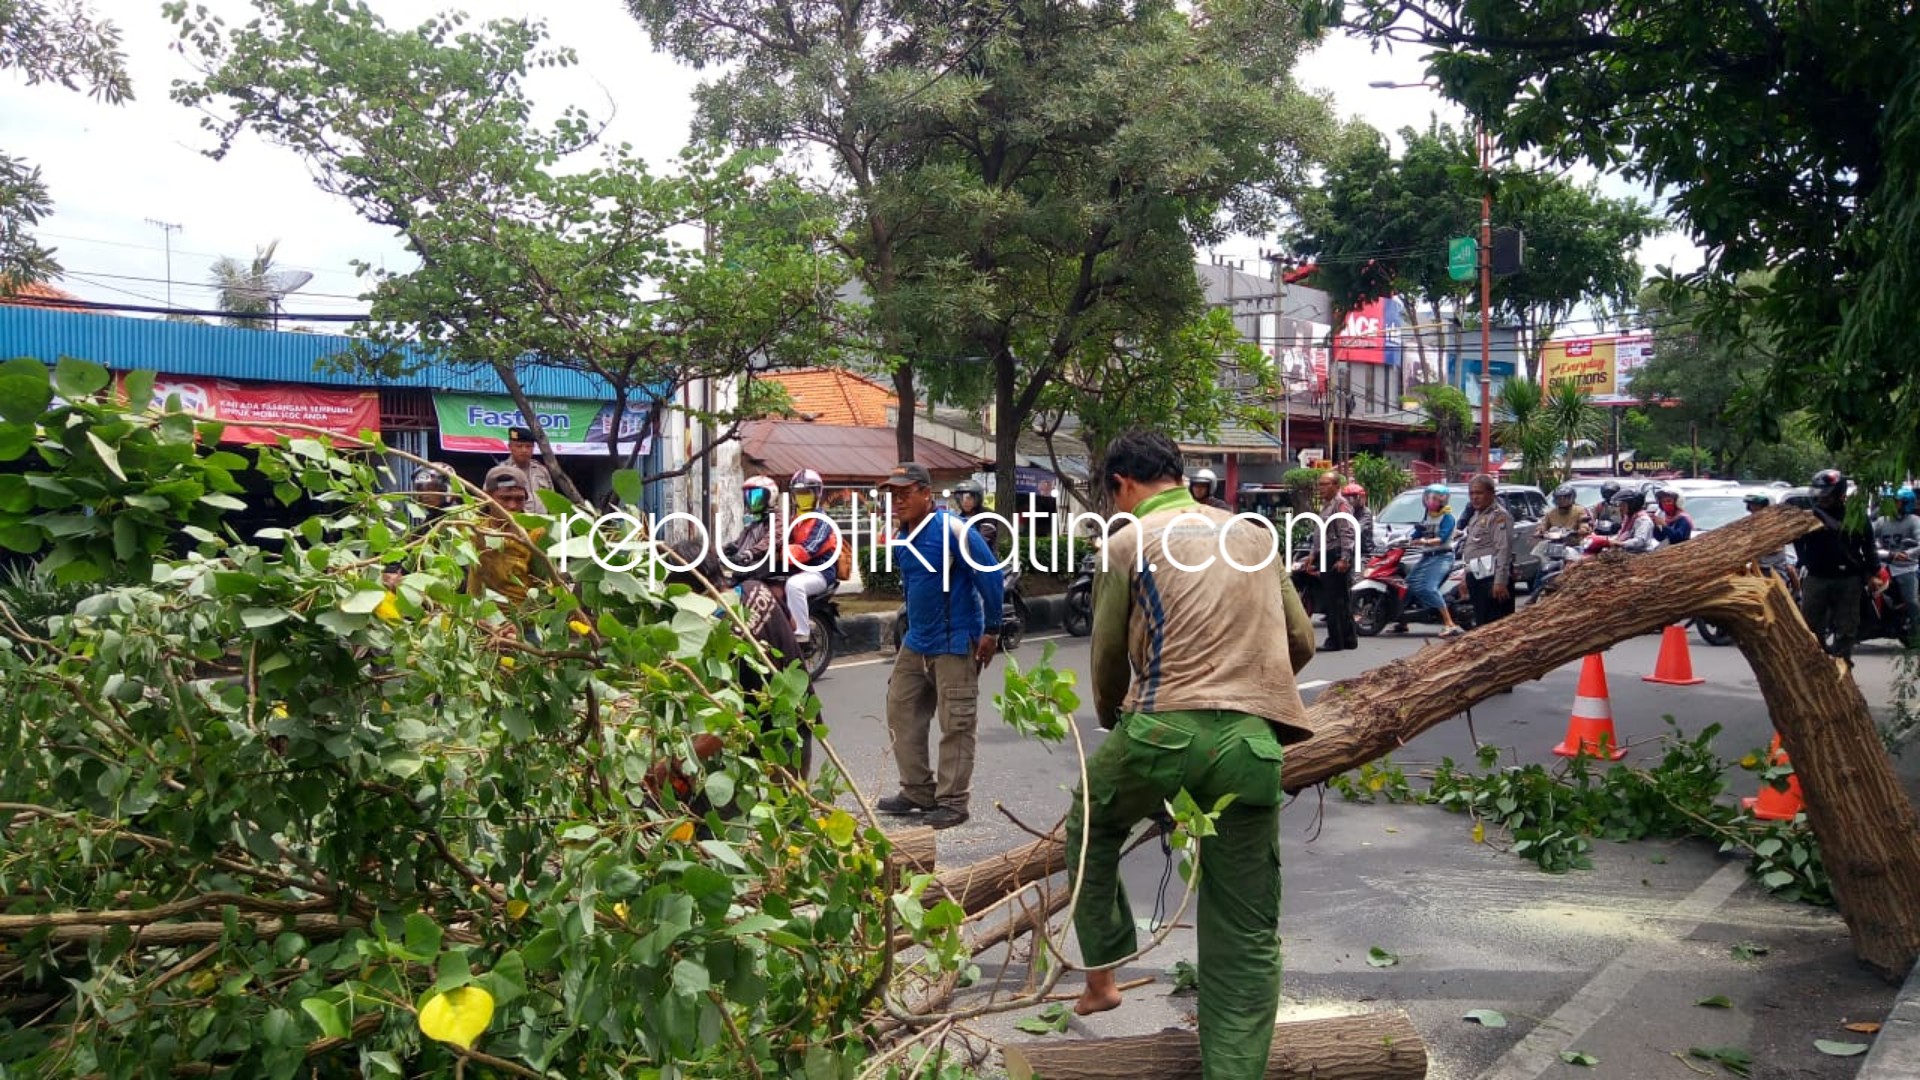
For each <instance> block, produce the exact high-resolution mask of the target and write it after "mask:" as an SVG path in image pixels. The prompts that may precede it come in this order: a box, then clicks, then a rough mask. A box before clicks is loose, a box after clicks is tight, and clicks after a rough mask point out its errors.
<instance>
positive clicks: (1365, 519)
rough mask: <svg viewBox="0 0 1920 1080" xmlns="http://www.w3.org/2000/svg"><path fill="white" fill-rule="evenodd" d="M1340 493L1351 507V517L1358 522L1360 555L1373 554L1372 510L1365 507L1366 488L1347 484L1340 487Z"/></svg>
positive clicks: (1364, 556) (1362, 556)
mask: <svg viewBox="0 0 1920 1080" xmlns="http://www.w3.org/2000/svg"><path fill="white" fill-rule="evenodd" d="M1340 495H1341V497H1342V498H1344V499H1346V500H1347V505H1348V506H1351V507H1352V508H1353V517H1354V520H1355V521H1358V522H1359V523H1360V557H1361V558H1366V557H1367V556H1369V555H1372V554H1373V545H1374V539H1373V511H1371V510H1369V509H1367V489H1366V488H1363V487H1361V486H1360V485H1359V484H1348V485H1347V486H1346V487H1343V488H1341V489H1340Z"/></svg>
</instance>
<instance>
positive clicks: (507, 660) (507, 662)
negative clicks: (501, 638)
mask: <svg viewBox="0 0 1920 1080" xmlns="http://www.w3.org/2000/svg"><path fill="white" fill-rule="evenodd" d="M500 666H501V667H503V668H510V667H512V666H513V657H511V656H503V657H501V658H500Z"/></svg>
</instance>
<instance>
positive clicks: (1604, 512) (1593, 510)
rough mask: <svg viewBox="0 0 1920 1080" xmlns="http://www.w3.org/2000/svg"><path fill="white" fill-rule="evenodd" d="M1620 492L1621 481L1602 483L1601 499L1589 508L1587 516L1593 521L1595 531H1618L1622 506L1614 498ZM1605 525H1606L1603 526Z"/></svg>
mask: <svg viewBox="0 0 1920 1080" xmlns="http://www.w3.org/2000/svg"><path fill="white" fill-rule="evenodd" d="M1619 494H1620V481H1618V480H1608V481H1607V482H1606V483H1604V484H1601V485H1600V501H1599V502H1597V503H1594V504H1593V506H1592V507H1590V508H1588V510H1587V517H1588V518H1590V519H1591V520H1592V521H1593V531H1594V532H1597V533H1609V532H1613V531H1616V527H1617V526H1618V525H1619V524H1620V508H1619V507H1618V506H1617V505H1615V503H1614V501H1613V500H1614V499H1615V498H1616V497H1618V496H1619ZM1603 526H1605V527H1603Z"/></svg>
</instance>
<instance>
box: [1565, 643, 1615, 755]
mask: <svg viewBox="0 0 1920 1080" xmlns="http://www.w3.org/2000/svg"><path fill="white" fill-rule="evenodd" d="M1618 745H1619V740H1618V739H1617V738H1615V737H1614V734H1613V703H1612V702H1611V701H1610V700H1609V699H1608V697H1607V667H1606V665H1605V664H1604V663H1602V662H1601V660H1600V654H1599V653H1594V654H1593V655H1592V656H1589V657H1587V662H1586V665H1585V666H1583V667H1582V668H1581V669H1580V686H1579V688H1578V689H1577V690H1575V691H1574V694H1573V715H1572V716H1571V717H1570V718H1569V719H1568V720H1567V741H1565V742H1563V743H1561V744H1560V745H1559V746H1556V747H1554V748H1553V752H1554V753H1556V754H1558V755H1560V756H1561V757H1579V756H1580V755H1581V754H1585V755H1587V756H1588V757H1596V758H1598V757H1603V758H1607V759H1608V760H1610V761H1619V760H1620V759H1621V758H1623V757H1626V756H1627V752H1626V751H1625V750H1623V749H1616V747H1617V746H1618Z"/></svg>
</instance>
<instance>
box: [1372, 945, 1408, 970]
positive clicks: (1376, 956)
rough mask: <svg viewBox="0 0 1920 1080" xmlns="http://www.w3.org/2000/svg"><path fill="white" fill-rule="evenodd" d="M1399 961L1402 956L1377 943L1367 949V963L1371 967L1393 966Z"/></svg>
mask: <svg viewBox="0 0 1920 1080" xmlns="http://www.w3.org/2000/svg"><path fill="white" fill-rule="evenodd" d="M1399 962H1400V958H1399V957H1398V956H1396V955H1394V954H1393V953H1390V952H1388V951H1387V950H1385V949H1383V948H1381V947H1380V946H1378V945H1375V946H1374V947H1373V948H1371V949H1368V950H1367V965H1368V966H1369V967H1377V968H1384V967H1392V966H1393V965H1395V964H1397V963H1399Z"/></svg>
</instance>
